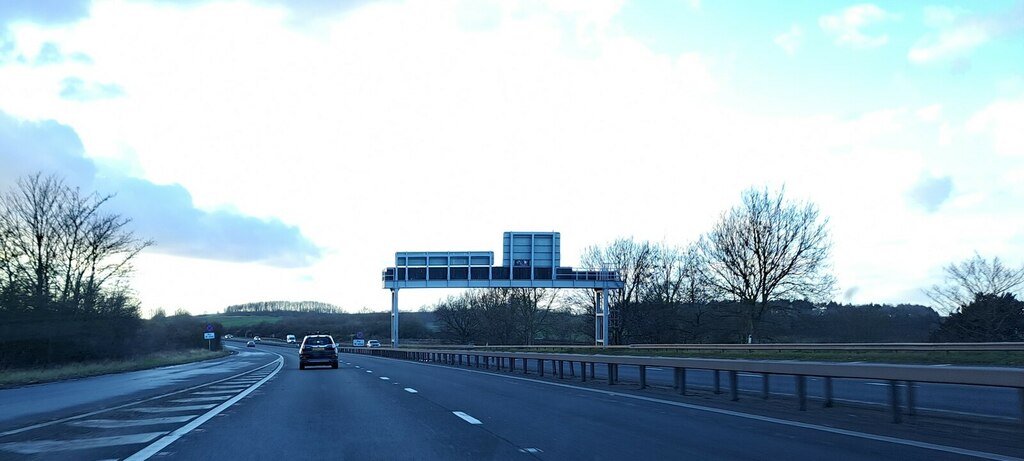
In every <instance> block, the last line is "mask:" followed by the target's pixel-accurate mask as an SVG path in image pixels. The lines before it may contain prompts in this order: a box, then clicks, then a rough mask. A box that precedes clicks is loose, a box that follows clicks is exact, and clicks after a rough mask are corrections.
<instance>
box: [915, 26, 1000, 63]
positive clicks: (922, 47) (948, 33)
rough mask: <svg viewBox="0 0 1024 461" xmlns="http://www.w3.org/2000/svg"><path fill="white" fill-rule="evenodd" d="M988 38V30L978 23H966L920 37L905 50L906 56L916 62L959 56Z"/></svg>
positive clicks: (967, 52)
mask: <svg viewBox="0 0 1024 461" xmlns="http://www.w3.org/2000/svg"><path fill="white" fill-rule="evenodd" d="M989 39H990V36H989V33H988V31H987V30H986V29H985V28H984V27H982V26H981V25H980V24H967V25H964V26H960V27H955V28H951V29H948V30H943V31H941V32H939V33H938V34H937V35H936V34H932V35H927V36H925V37H922V38H921V39H920V40H918V41H917V43H915V44H914V46H913V47H911V48H910V51H908V52H907V58H908V59H910V61H911V62H914V63H918V64H923V63H928V62H933V61H940V60H946V59H955V58H960V57H963V56H965V55H967V54H969V53H970V51H971V50H973V49H974V48H977V47H978V46H980V45H982V44H984V43H986V42H988V41H989Z"/></svg>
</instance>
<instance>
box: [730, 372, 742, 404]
mask: <svg viewBox="0 0 1024 461" xmlns="http://www.w3.org/2000/svg"><path fill="white" fill-rule="evenodd" d="M739 380H740V379H739V377H738V376H736V372H735V371H732V370H730V371H729V400H732V401H733V402H735V401H737V400H739V399H740V392H739Z"/></svg>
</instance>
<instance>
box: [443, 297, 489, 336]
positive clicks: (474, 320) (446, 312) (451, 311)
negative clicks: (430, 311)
mask: <svg viewBox="0 0 1024 461" xmlns="http://www.w3.org/2000/svg"><path fill="white" fill-rule="evenodd" d="M471 300H472V296H471V295H470V294H469V293H463V294H461V295H459V296H449V297H448V299H445V300H444V301H441V302H439V303H438V304H437V307H436V308H435V309H434V315H435V316H436V317H437V320H438V321H440V322H441V331H442V332H443V333H444V334H445V335H446V336H448V338H449V339H450V340H453V341H455V342H457V343H459V344H468V343H469V342H471V341H473V340H474V339H476V338H477V337H479V336H480V332H481V324H480V314H479V312H477V311H476V309H474V308H473V305H472V303H471Z"/></svg>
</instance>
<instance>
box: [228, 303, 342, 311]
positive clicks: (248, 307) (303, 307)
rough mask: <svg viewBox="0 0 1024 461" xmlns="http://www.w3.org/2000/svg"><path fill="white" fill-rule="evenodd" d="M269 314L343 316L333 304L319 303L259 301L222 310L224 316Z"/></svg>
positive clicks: (339, 309)
mask: <svg viewBox="0 0 1024 461" xmlns="http://www.w3.org/2000/svg"><path fill="white" fill-rule="evenodd" d="M270 312H302V313H310V314H343V313H344V311H343V310H342V309H341V308H340V307H338V306H335V305H334V304H329V303H323V302H320V301H260V302H255V303H245V304H236V305H233V306H228V307H226V308H224V313H225V314H264V313H270Z"/></svg>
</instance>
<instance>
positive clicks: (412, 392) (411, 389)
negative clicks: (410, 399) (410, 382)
mask: <svg viewBox="0 0 1024 461" xmlns="http://www.w3.org/2000/svg"><path fill="white" fill-rule="evenodd" d="M405 392H408V393H410V394H415V393H417V392H419V391H417V390H416V389H413V388H411V387H407V388H405Z"/></svg>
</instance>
